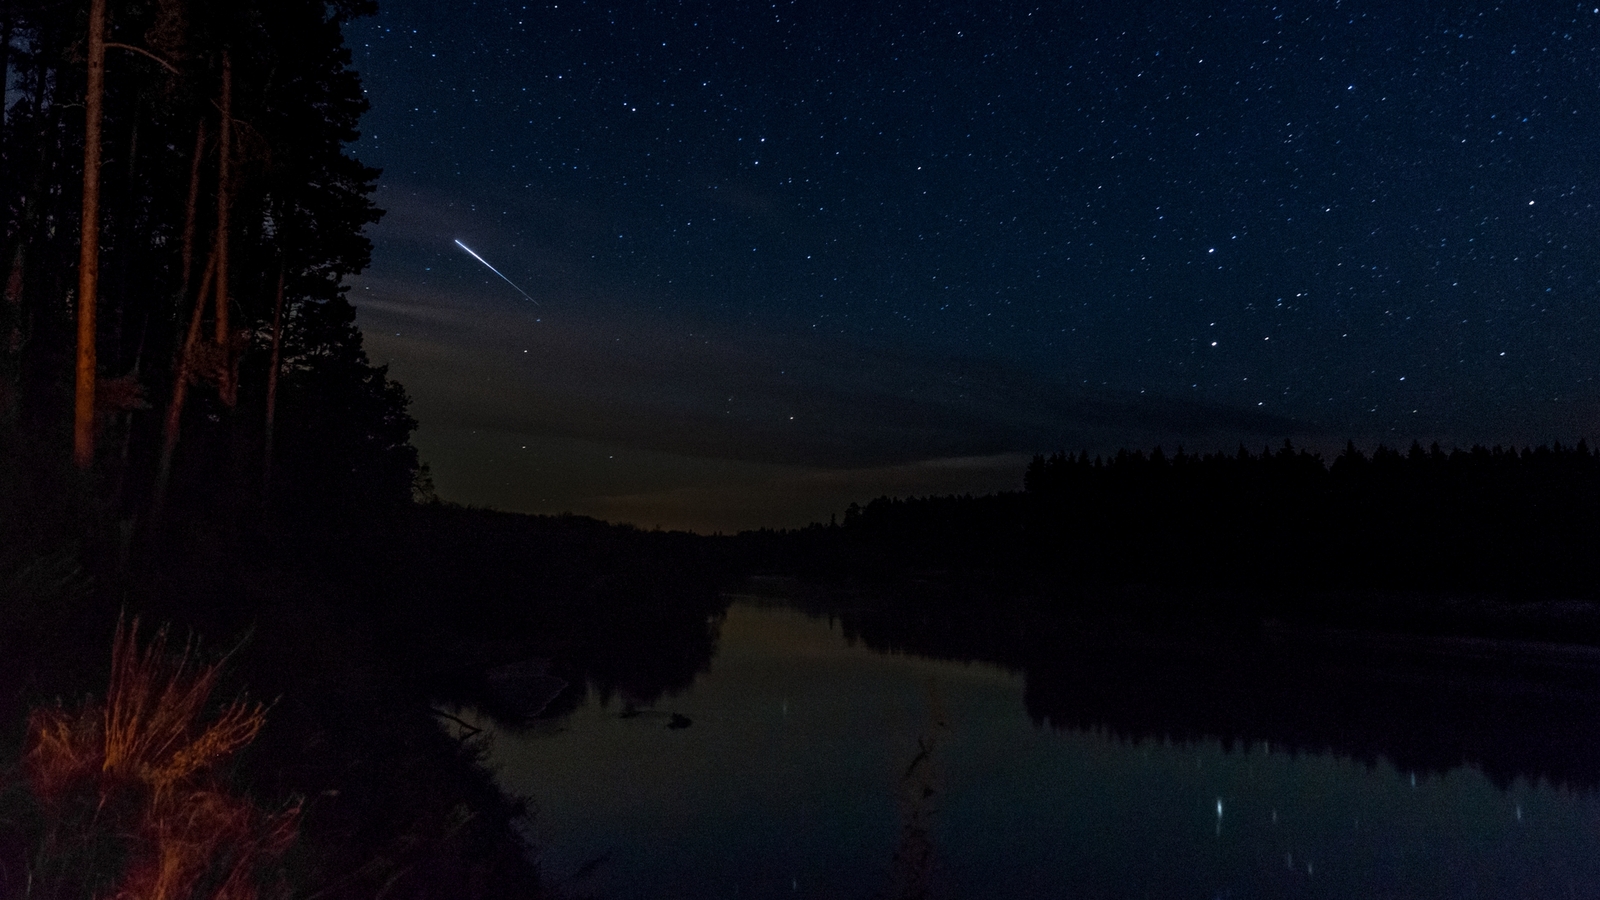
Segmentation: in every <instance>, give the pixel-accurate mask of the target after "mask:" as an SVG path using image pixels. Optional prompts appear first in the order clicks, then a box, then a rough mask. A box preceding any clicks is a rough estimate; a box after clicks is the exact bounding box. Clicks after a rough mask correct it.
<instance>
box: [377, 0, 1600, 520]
mask: <svg viewBox="0 0 1600 900" xmlns="http://www.w3.org/2000/svg"><path fill="white" fill-rule="evenodd" d="M346 39H347V41H348V42H349V44H350V46H351V49H352V52H353V57H354V62H355V65H356V67H357V69H358V70H359V71H360V72H361V74H362V78H363V83H364V85H365V87H366V90H367V94H368V98H369V99H370V101H371V103H372V111H371V112H370V113H369V114H368V115H367V117H366V118H365V120H364V122H363V137H362V139H361V141H360V142H359V143H358V144H357V145H356V147H355V152H356V154H357V155H358V156H359V157H360V158H361V159H362V160H363V161H365V162H367V163H369V164H372V165H376V166H379V167H382V169H383V170H384V172H383V176H382V178H381V180H380V187H379V191H378V195H377V202H378V205H379V206H381V207H383V208H385V209H386V210H388V214H387V215H386V217H385V218H384V220H383V221H382V222H381V223H380V224H379V225H377V226H376V227H374V228H373V229H372V231H371V235H372V238H373V240H374V243H375V251H374V258H373V265H372V267H371V269H369V270H368V272H367V273H365V274H364V275H362V276H361V277H360V278H358V279H356V280H355V281H354V285H353V288H352V292H351V297H352V299H353V300H354V301H355V303H356V304H357V307H358V309H359V311H360V322H361V325H362V327H363V330H364V331H365V333H366V336H367V347H368V351H369V353H370V354H371V356H372V357H373V358H374V360H375V361H376V362H379V363H388V364H389V365H390V366H391V370H390V372H391V375H392V376H393V377H395V378H397V379H398V380H400V381H401V382H403V383H404V384H405V385H406V387H407V389H408V391H409V392H410V394H411V395H412V397H413V398H414V404H413V413H414V414H415V415H416V417H417V418H418V419H419V420H420V421H421V427H420V428H419V430H418V432H417V434H416V437H415V443H416V444H417V445H418V447H419V448H420V449H421V451H422V454H423V458H424V460H425V461H426V462H428V463H429V464H430V466H431V469H432V472H433V475H434V478H435V481H436V484H437V486H438V489H439V493H440V495H441V496H442V497H444V498H446V499H450V500H456V501H459V502H465V503H474V504H480V505H486V506H494V507H498V508H502V509H509V510H517V511H524V512H539V513H556V512H562V511H571V512H575V513H580V514H586V515H593V516H598V517H600V518H605V519H609V520H612V521H626V522H633V523H636V524H639V525H641V526H644V527H652V526H655V525H661V526H663V527H667V528H690V529H694V530H699V531H719V530H720V531H733V530H737V529H741V528H749V527H756V526H760V525H772V526H790V525H799V524H804V523H806V522H809V521H826V520H827V518H828V516H829V515H830V514H831V513H839V512H842V511H843V509H844V508H845V507H846V506H847V505H848V504H849V503H850V502H852V501H861V502H865V501H866V500H869V499H871V498H872V497H875V496H878V495H880V494H890V495H901V496H904V495H909V494H928V493H967V492H972V493H982V492H987V491H991V490H1000V489H1011V488H1015V487H1019V486H1020V483H1021V475H1022V470H1023V467H1024V465H1025V464H1026V461H1027V459H1028V458H1029V457H1030V456H1031V455H1032V454H1033V453H1036V452H1050V451H1054V450H1058V449H1060V450H1069V451H1072V450H1081V449H1087V450H1090V451H1091V452H1109V451H1114V450H1115V449H1117V448H1118V447H1122V446H1129V447H1144V448H1149V447H1152V446H1155V445H1158V444H1159V445H1161V446H1163V447H1164V448H1165V449H1166V450H1167V451H1168V452H1171V451H1172V450H1174V449H1176V448H1178V447H1179V446H1182V447H1184V448H1186V449H1188V450H1190V451H1202V452H1209V451H1215V450H1227V451H1231V450H1234V449H1236V448H1237V447H1238V446H1239V444H1240V443H1241V442H1242V443H1244V444H1246V445H1248V446H1250V447H1251V448H1253V449H1259V448H1260V447H1262V446H1264V445H1266V444H1271V445H1273V446H1275V447H1276V446H1279V445H1281V444H1282V442H1283V441H1284V440H1285V439H1292V440H1293V441H1294V442H1295V444H1296V445H1297V446H1306V447H1310V448H1313V449H1317V450H1319V451H1322V452H1324V454H1325V455H1327V456H1328V457H1330V458H1331V456H1332V455H1333V454H1335V453H1336V452H1337V451H1338V449H1339V448H1341V447H1343V446H1344V443H1345V441H1346V440H1347V439H1353V440H1355V441H1356V442H1357V444H1358V445H1361V446H1364V447H1365V448H1367V449H1369V450H1370V449H1371V447H1373V446H1375V445H1376V444H1377V443H1378V442H1380V441H1382V442H1387V443H1389V444H1391V445H1394V444H1399V445H1402V446H1409V444H1410V443H1411V441H1412V440H1422V441H1423V442H1424V443H1428V442H1430V441H1434V440H1437V441H1439V442H1441V443H1442V444H1444V445H1445V446H1446V447H1449V446H1451V445H1462V446H1468V445H1471V444H1473V443H1486V444H1493V443H1514V444H1518V445H1521V444H1526V443H1533V444H1538V443H1547V442H1550V441H1555V440H1560V441H1562V442H1565V443H1570V442H1573V441H1576V440H1577V439H1579V438H1581V437H1588V438H1590V439H1591V441H1592V440H1594V439H1595V438H1596V437H1597V436H1600V430H1597V429H1596V428H1595V426H1596V425H1597V424H1600V389H1597V385H1596V382H1595V369H1596V364H1597V362H1600V357H1597V351H1600V317H1597V315H1596V310H1597V309H1600V307H1597V305H1596V301H1597V300H1600V282H1597V276H1600V232H1597V226H1600V215H1597V211H1596V206H1595V204H1596V202H1597V201H1600V177H1597V176H1600V154H1597V153H1596V151H1595V148H1596V147H1597V146H1600V127H1597V126H1596V117H1597V116H1600V66H1597V65H1596V62H1597V60H1600V53H1597V50H1600V8H1596V7H1595V6H1591V5H1574V4H1571V3H1557V2H1552V3H1520V4H1507V5H1503V6H1497V5H1491V4H1476V5H1475V4H1467V3H1454V4H1452V3H1439V2H1421V0H1419V2H1414V3H1405V4H1394V3H1378V2H1369V3H1359V2H1348V0H1340V2H1335V0H1325V2H1306V3H1295V4H1280V5H1272V4H1269V3H1226V2H1223V3H1207V4H1196V3H1179V2H1170V3H1159V2H1141V3H1116V4H1109V3H1096V4H1090V3H1049V4H1040V3H1021V2H1016V3H1011V2H982V3H979V2H938V0H933V2H916V3H898V2H873V0H861V2H853V3H820V2H806V0H795V2H791V0H782V2H778V3H770V2H768V3H746V4H732V3H724V2H688V0H683V2H627V3H621V2H614V3H605V2H596V0H587V2H583V0H562V2H560V3H539V4H528V5H518V4H515V3H504V2H464V0H382V8H381V11H380V12H379V13H378V15H377V16H375V17H371V18H367V19H363V20H360V21H358V22H356V23H354V24H352V25H350V26H349V27H348V28H347V29H346ZM457 240H460V241H462V242H464V243H465V244H467V245H468V246H470V247H472V249H473V250H475V251H476V252H477V253H478V254H480V255H481V256H482V257H483V259H485V260H487V261H488V262H489V263H491V264H493V265H494V267H495V268H496V269H498V270H499V271H500V272H501V273H503V274H504V276H505V277H506V278H507V279H509V280H510V281H511V282H514V283H515V285H516V288H513V286H512V285H511V284H508V283H507V281H504V280H501V279H500V278H498V277H496V275H495V274H494V272H491V271H490V270H489V269H488V268H487V267H486V266H484V265H483V264H480V263H479V262H478V261H477V260H475V259H473V258H472V257H471V256H470V255H468V254H467V253H465V252H463V251H462V249H461V248H460V247H458V246H456V244H455V241H457ZM518 288H520V291H519V290H518ZM521 291H526V293H527V295H529V297H531V298H533V299H531V300H530V299H528V298H527V297H524V296H523V294H522V293H521Z"/></svg>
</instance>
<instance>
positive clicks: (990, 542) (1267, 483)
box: [743, 441, 1600, 599]
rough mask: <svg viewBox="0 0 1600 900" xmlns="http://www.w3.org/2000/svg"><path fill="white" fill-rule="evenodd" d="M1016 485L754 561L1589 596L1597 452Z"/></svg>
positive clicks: (754, 545)
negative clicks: (1021, 487) (1020, 488)
mask: <svg viewBox="0 0 1600 900" xmlns="http://www.w3.org/2000/svg"><path fill="white" fill-rule="evenodd" d="M1024 485H1025V488H1024V490H1023V491H1022V492H1009V493H1000V494H994V495H989V496H983V497H971V496H964V497H927V498H913V499H889V498H879V499H877V500H874V501H872V502H871V503H868V504H867V505H865V506H856V505H852V506H851V507H850V509H849V510H848V511H847V512H846V513H845V516H844V520H843V522H842V523H839V524H835V525H831V526H820V525H814V526H811V527H810V528H808V529H802V530H800V531H793V532H786V533H777V532H756V533H749V534H746V535H744V536H743V540H744V543H745V546H746V547H747V548H748V549H750V550H751V552H752V553H753V558H755V559H758V560H762V561H763V562H764V563H765V564H767V565H769V566H771V567H772V568H775V569H785V570H790V571H799V572H809V573H814V574H835V575H837V574H852V575H863V576H869V577H870V576H873V575H890V574H895V573H916V572H941V571H942V572H958V573H959V572H971V573H977V572H985V573H987V574H986V575H985V576H984V578H985V579H986V580H987V582H988V583H990V584H994V583H996V582H999V583H1002V584H1003V583H1006V582H1008V581H1017V580H1020V581H1021V582H1023V583H1024V584H1025V585H1027V586H1033V587H1036V586H1038V585H1039V584H1040V583H1041V579H1042V580H1043V582H1044V583H1046V584H1054V585H1056V586H1060V585H1095V586H1100V587H1104V586H1108V585H1124V586H1125V585H1147V586H1152V587H1156V588H1163V589H1167V588H1173V589H1193V588H1199V589H1205V590H1214V591H1241V590H1242V591H1262V590H1265V591H1272V592H1275V591H1284V590H1288V591H1297V592H1304V591H1408V592H1418V591H1420V592H1429V593H1450V594H1476V595H1500V596H1509V597H1513V598H1518V599H1525V598H1534V597H1540V598H1550V597H1585V598H1586V597H1591V596H1593V595H1594V594H1595V591H1596V585H1597V584H1600V579H1597V576H1600V554H1596V552H1595V546H1596V537H1597V536H1600V454H1597V453H1595V452H1592V451H1591V450H1590V449H1589V447H1588V446H1587V444H1586V443H1584V442H1582V441H1580V442H1579V443H1578V444H1577V445H1576V446H1573V447H1566V446H1562V445H1561V444H1559V443H1558V444H1556V445H1555V446H1552V447H1544V446H1541V447H1538V448H1536V449H1535V448H1529V449H1523V450H1516V449H1503V448H1499V447H1496V448H1494V449H1488V448H1484V447H1473V448H1472V449H1471V450H1459V449H1457V450H1452V451H1449V452H1446V451H1444V450H1443V449H1441V448H1440V447H1439V446H1438V445H1437V444H1435V445H1433V446H1432V447H1430V448H1424V447H1422V446H1421V445H1420V444H1413V445H1412V446H1411V448H1410V449H1409V450H1408V451H1406V452H1401V451H1398V450H1395V449H1391V448H1388V447H1383V446H1380V447H1378V448H1377V450H1376V451H1374V452H1373V453H1372V454H1371V455H1370V456H1368V455H1366V454H1364V453H1362V452H1361V451H1360V450H1359V449H1357V448H1356V447H1355V445H1354V444H1353V443H1351V444H1349V445H1347V447H1346V449H1345V450H1344V452H1343V453H1341V454H1340V455H1339V456H1338V457H1337V458H1336V459H1334V461H1333V462H1332V464H1331V465H1330V464H1328V463H1326V462H1325V461H1324V460H1323V459H1322V458H1321V457H1320V456H1318V455H1316V454H1312V453H1308V452H1306V451H1304V450H1298V449H1296V448H1294V447H1293V446H1292V445H1291V444H1290V443H1289V442H1287V441H1286V442H1285V443H1284V445H1283V447H1282V448H1280V449H1278V450H1276V451H1270V450H1263V451H1262V452H1261V453H1259V454H1256V453H1251V452H1248V451H1247V450H1245V449H1244V448H1242V447H1241V448H1240V450H1239V452H1238V453H1236V454H1210V455H1193V454H1186V453H1183V452H1179V453H1177V454H1175V455H1171V456H1169V455H1167V454H1166V453H1164V452H1163V451H1162V450H1161V449H1159V448H1157V449H1156V450H1154V451H1152V452H1149V453H1145V452H1142V451H1130V450H1123V451H1119V452H1118V453H1117V454H1116V455H1114V456H1111V457H1092V458H1091V457H1090V456H1089V455H1088V454H1087V453H1077V454H1066V453H1056V454H1054V455H1052V456H1048V457H1046V456H1043V455H1040V456H1036V457H1035V458H1034V459H1033V461H1032V463H1030V464H1029V466H1028V468H1027V472H1026V474H1025V476H1024Z"/></svg>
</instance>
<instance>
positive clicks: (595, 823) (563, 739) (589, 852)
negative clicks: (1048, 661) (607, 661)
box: [483, 603, 1600, 898]
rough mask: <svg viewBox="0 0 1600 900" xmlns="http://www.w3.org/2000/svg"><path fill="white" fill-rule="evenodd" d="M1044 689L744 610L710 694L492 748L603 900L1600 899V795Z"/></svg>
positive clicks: (558, 846)
mask: <svg viewBox="0 0 1600 900" xmlns="http://www.w3.org/2000/svg"><path fill="white" fill-rule="evenodd" d="M1406 677H1407V679H1408V680H1409V681H1410V682H1415V681H1416V678H1415V677H1413V676H1410V675H1408V676H1406ZM1024 681H1025V676H1024V675H1022V674H1020V673H1016V672H1010V671H1007V670H1005V669H1002V668H998V667H995V666H990V665H986V664H981V663H971V664H963V663H954V662H945V661H938V660H932V659H926V658H920V657H916V656H911V655H903V654H887V653H880V652H876V651H873V650H870V649H867V648H866V647H864V646H861V645H859V644H857V645H852V644H851V642H849V641H847V640H846V638H845V636H844V634H843V633H842V631H841V629H840V627H839V626H838V625H837V624H833V623H830V622H829V621H827V620H825V619H815V618H808V617H807V616H806V615H804V614H803V613H800V612H797V611H794V610H791V609H785V608H779V607H770V606H759V605H750V604H743V603H735V604H734V605H733V606H732V607H731V608H730V609H729V610H728V613H727V616H726V619H725V620H724V622H723V623H722V626H721V634H720V641H719V644H718V652H717V654H716V656H715V657H714V659H713V660H712V662H711V666H710V669H709V671H707V672H705V673H703V674H702V675H701V676H700V677H698V678H697V679H696V680H695V682H694V684H693V686H692V687H690V688H689V689H688V690H687V691H685V692H683V693H681V694H678V695H676V696H672V697H668V698H666V699H664V700H662V701H660V702H658V703H656V704H655V705H654V706H653V707H651V708H649V709H641V708H635V707H630V706H628V705H627V704H626V703H625V702H624V701H622V700H621V699H618V698H612V699H611V700H610V702H609V703H602V702H600V700H599V699H598V698H596V697H595V696H593V695H591V696H590V697H589V698H588V699H586V700H585V701H584V702H583V704H582V705H580V706H579V708H578V709H577V710H576V711H574V712H572V713H571V714H569V715H565V716H562V717H560V718H559V719H554V720H550V721H545V722H541V723H539V724H538V725H536V726H534V727H532V728H520V729H511V728H500V729H499V730H498V732H497V733H496V734H495V735H494V750H493V753H492V757H491V763H492V764H493V765H495V766H496V767H497V768H498V771H499V777H500V779H501V782H502V784H503V785H504V786H505V787H507V788H509V789H510V790H512V791H515V792H518V793H521V794H524V795H527V796H529V797H530V798H532V800H533V802H534V806H535V808H536V811H537V812H536V816H535V825H534V828H535V832H536V834H535V836H536V838H537V840H538V842H539V844H540V845H541V847H542V850H543V860H544V864H545V868H546V872H547V873H548V875H549V876H550V877H552V879H554V880H556V881H558V882H561V881H565V882H566V883H567V885H568V887H569V888H571V889H572V890H574V891H594V892H597V893H600V894H602V895H603V896H605V897H614V898H634V897H638V898H643V897H651V898H658V897H786V898H789V897H831V898H852V897H862V898H865V897H874V896H891V895H893V893H894V892H895V891H897V890H902V889H904V888H906V887H907V886H911V887H915V886H918V885H922V884H927V885H930V886H931V889H932V893H933V895H934V896H946V897H987V898H995V897H1019V898H1020V897H1158V898H1187V897H1198V898H1214V897H1230V898H1248V897H1339V898H1345V897H1363V898H1379V897H1450V898H1471V897H1485V898H1488V897H1541V898H1543V897H1550V898H1557V897H1595V896H1600V797H1597V795H1596V793H1595V792H1594V791H1593V790H1590V789H1588V788H1585V787H1578V788H1568V787H1558V786H1553V785H1551V784H1550V783H1549V782H1548V781H1547V780H1545V779H1543V778H1537V777H1535V778H1532V779H1530V778H1529V777H1527V776H1512V777H1510V778H1509V780H1508V781H1506V783H1504V784H1503V785H1501V786H1497V785H1496V783H1494V781H1492V780H1491V779H1489V778H1487V777H1485V776H1484V775H1483V774H1482V772H1481V771H1479V770H1478V769H1477V768H1476V767H1474V766H1472V765H1470V764H1468V765H1458V766H1455V767H1453V768H1448V767H1446V768H1442V769H1440V770H1435V771H1430V772H1422V773H1414V772H1411V771H1407V770H1404V769H1397V768H1396V767H1395V766H1394V765H1393V764H1392V763H1390V762H1389V761H1388V759H1389V758H1392V757H1386V756H1383V755H1379V756H1377V757H1376V758H1375V761H1373V762H1363V761H1359V760H1356V759H1352V758H1350V757H1348V756H1342V755H1340V754H1338V753H1337V752H1286V751H1285V750H1284V749H1283V747H1282V746H1281V745H1279V746H1274V745H1273V742H1272V741H1271V740H1265V739H1263V740H1255V741H1249V740H1241V739H1239V737H1238V736H1237V735H1235V736H1234V737H1233V738H1232V739H1230V741H1229V743H1230V744H1231V747H1228V748H1225V747H1224V744H1223V742H1222V741H1221V740H1219V739H1216V738H1208V737H1204V736H1195V737H1190V738H1187V739H1184V740H1179V741H1174V740H1172V739H1171V738H1167V737H1149V736H1147V737H1128V736H1119V735H1126V734H1127V731H1126V729H1119V728H1117V727H1116V726H1115V725H1114V723H1113V724H1107V725H1105V726H1094V725H1090V726H1089V727H1066V728H1057V727H1053V726H1051V725H1050V724H1049V722H1048V721H1047V720H1041V718H1040V717H1039V716H1038V715H1037V714H1030V711H1029V708H1028V707H1027V706H1026V705H1025V684H1024ZM1459 681H1460V679H1452V678H1451V677H1450V676H1449V675H1448V673H1447V674H1446V676H1445V677H1444V682H1448V683H1458V682H1459ZM1541 696H1545V697H1546V699H1548V698H1549V691H1545V692H1543V694H1541ZM1305 700H1306V703H1309V704H1315V703H1316V702H1317V698H1316V697H1306V698H1305ZM1468 705H1469V706H1470V704H1468ZM1091 706H1092V704H1091ZM1570 712H1571V714H1572V715H1573V716H1574V717H1575V718H1581V719H1592V718H1593V717H1595V716H1597V715H1600V710H1593V709H1589V710H1579V709H1574V710H1571V711H1570ZM673 714H677V715H679V716H682V717H687V719H688V720H689V721H690V722H691V723H692V724H689V725H688V727H677V728H673V727H669V725H671V724H673V721H674V720H673V719H672V718H671V716H672V715H673ZM1058 720H1059V717H1058ZM483 724H485V726H486V727H488V728H489V729H490V730H491V731H493V730H495V728H496V726H495V725H493V724H492V723H488V722H484V723H483ZM677 724H678V725H680V726H681V725H682V724H683V720H682V719H679V720H677ZM1333 727H1334V731H1336V732H1337V731H1338V725H1337V723H1335V725H1334V726H1333ZM1190 730H1191V729H1188V728H1187V726H1186V729H1183V730H1178V733H1189V731H1190ZM1561 731H1562V729H1560V728H1559V727H1558V728H1557V729H1556V731H1555V732H1553V733H1560V732H1561ZM1536 743H1537V741H1536ZM1568 755H1569V756H1570V755H1571V754H1568ZM1596 760H1597V766H1596V769H1600V753H1597V754H1596ZM1502 780H1503V781H1504V780H1505V779H1502Z"/></svg>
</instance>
